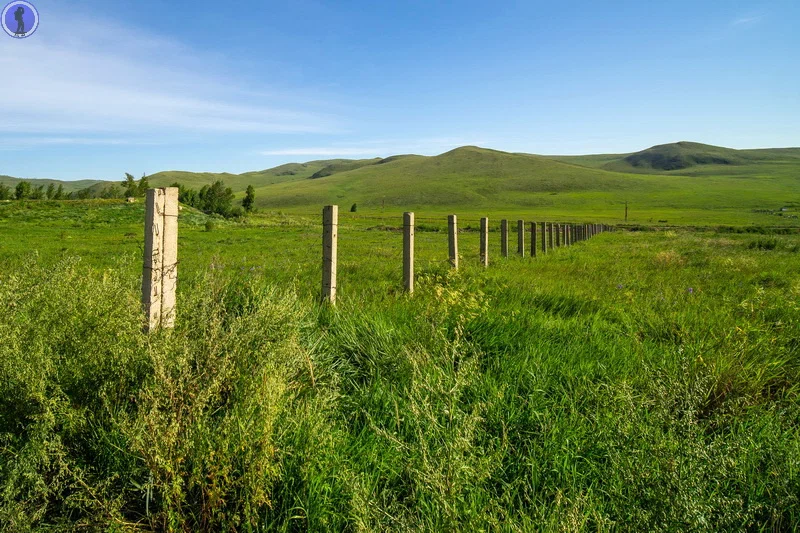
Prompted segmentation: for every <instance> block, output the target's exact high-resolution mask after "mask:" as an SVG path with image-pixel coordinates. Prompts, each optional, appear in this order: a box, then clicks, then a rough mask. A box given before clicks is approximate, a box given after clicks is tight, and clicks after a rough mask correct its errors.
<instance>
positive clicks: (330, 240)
mask: <svg viewBox="0 0 800 533" xmlns="http://www.w3.org/2000/svg"><path fill="white" fill-rule="evenodd" d="M338 220H339V207H338V206H336V205H328V206H325V207H324V208H323V210H322V228H323V229H322V301H323V302H328V303H331V304H334V303H336V236H337V233H338V231H337V229H338ZM540 224H541V230H540V234H541V253H542V254H543V255H544V254H546V253H547V251H548V249H550V250H552V249H554V248H560V247H562V246H572V245H573V244H575V243H577V242H581V241H585V240H588V239H591V238H592V237H594V236H595V235H597V234H599V233H604V232H606V231H611V230H613V227H612V226H608V225H606V224H554V223H550V222H541V223H540ZM536 227H537V223H536V222H531V223H530V231H531V248H530V250H531V251H530V255H531V257H536V255H537V248H538V246H537V239H536ZM447 248H448V254H449V259H450V266H452V267H453V268H454V269H458V217H457V216H456V215H448V216H447ZM500 254H501V255H502V256H503V257H508V220H507V219H503V220H501V221H500ZM517 254H519V255H520V256H521V257H525V221H524V220H517ZM480 264H481V265H482V266H484V267H488V266H489V218H488V217H483V218H481V223H480ZM403 288H404V289H405V290H406V292H408V293H413V292H414V213H411V212H406V213H403Z"/></svg>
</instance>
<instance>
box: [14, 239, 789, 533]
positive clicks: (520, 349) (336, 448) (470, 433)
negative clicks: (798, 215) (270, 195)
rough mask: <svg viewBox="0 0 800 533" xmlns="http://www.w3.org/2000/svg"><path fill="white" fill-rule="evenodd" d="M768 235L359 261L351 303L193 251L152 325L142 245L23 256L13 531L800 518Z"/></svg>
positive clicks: (662, 523) (735, 527) (462, 527)
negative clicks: (118, 254) (757, 241)
mask: <svg viewBox="0 0 800 533" xmlns="http://www.w3.org/2000/svg"><path fill="white" fill-rule="evenodd" d="M381 233H382V232H381ZM376 238H377V237H376ZM787 242H790V241H788V240H787ZM748 243H749V238H748V237H742V238H741V239H740V240H736V239H735V238H734V237H730V238H729V237H728V236H724V237H719V236H708V235H705V236H703V235H693V234H681V235H676V234H674V233H637V234H630V235H619V234H618V235H602V236H600V237H598V238H596V239H594V240H593V241H592V242H591V243H584V244H581V245H578V246H576V247H574V248H573V249H570V250H568V251H564V250H559V251H556V252H555V253H551V254H549V255H548V256H547V257H544V258H539V259H537V260H536V262H533V261H531V260H520V259H517V258H512V259H509V260H508V261H505V262H502V263H501V262H496V263H493V266H492V268H490V269H489V270H488V271H483V270H481V269H479V268H478V267H473V266H470V265H469V262H465V266H464V268H463V269H462V271H461V273H454V272H452V271H450V270H448V269H446V267H444V266H437V265H428V266H426V267H425V268H423V269H422V272H421V274H420V277H419V278H418V280H417V293H416V294H415V295H414V296H413V297H408V296H405V295H402V294H389V295H384V296H383V297H382V298H380V297H376V291H375V290H374V288H370V287H368V286H367V285H369V284H370V283H372V280H373V279H375V278H376V277H377V274H376V273H375V272H372V271H369V272H361V276H362V277H363V278H364V279H365V280H367V281H364V282H362V283H363V284H364V285H357V283H356V281H355V280H356V277H353V278H350V288H351V290H350V291H349V292H347V293H343V294H344V295H345V296H344V297H343V298H342V301H341V305H339V306H338V308H336V309H331V308H328V307H318V306H317V305H316V304H315V303H313V302H312V299H311V296H309V295H306V294H305V293H303V292H302V291H300V292H299V293H298V292H297V291H295V289H294V288H292V286H291V285H290V284H284V286H283V288H278V287H277V286H276V285H275V283H274V277H271V276H269V275H265V274H262V273H261V272H259V271H256V272H250V271H248V272H247V273H246V274H245V273H242V271H240V270H239V269H223V270H219V269H215V270H212V271H208V272H199V271H195V272H192V273H190V274H189V275H184V276H183V277H182V280H181V285H180V293H179V306H180V307H179V309H180V311H179V316H178V327H177V329H175V330H174V331H165V332H161V333H158V334H155V335H146V334H144V333H142V331H141V317H140V313H139V303H138V276H137V275H136V274H135V273H134V272H135V268H133V266H135V265H133V266H132V265H131V264H127V263H124V262H120V263H119V264H117V265H114V266H113V267H111V268H108V269H106V270H99V269H96V268H93V267H91V266H90V265H85V264H82V262H81V261H79V260H76V259H61V260H58V261H57V262H55V263H52V262H50V263H48V262H47V261H44V260H42V259H40V258H37V257H35V256H29V257H27V258H26V261H25V262H24V263H23V262H18V263H13V264H12V263H9V262H6V263H4V269H3V270H2V273H0V302H2V303H0V305H2V313H0V375H2V376H3V379H2V380H0V486H1V487H2V493H0V494H1V496H0V498H1V499H0V524H2V526H0V527H2V528H3V529H4V530H7V531H26V530H36V529H50V530H75V529H78V528H81V527H82V528H89V529H107V530H117V531H125V530H159V531H221V530H227V531H233V530H235V531H287V532H288V531H384V530H397V531H408V530H410V531H490V530H491V531H531V530H548V531H582V530H614V529H623V530H637V531H638V530H648V531H676V530H680V531H708V530H729V531H740V530H761V529H767V530H791V529H795V528H796V527H798V524H800V501H799V500H798V498H799V497H800V470H798V468H799V467H800V402H798V393H800V389H799V388H798V383H800V357H798V356H799V355H800V354H799V353H798V350H800V343H798V341H797V339H798V338H800V304H798V302H800V278H798V277H797V273H796V272H797V269H796V268H795V267H796V266H797V261H798V259H797V254H795V253H793V252H791V251H789V250H788V249H787V246H778V247H776V248H774V249H751V248H750V247H749V244H748ZM364 268H365V269H369V268H371V267H369V266H365V267H364ZM344 274H345V275H347V273H346V271H344ZM356 289H358V290H356ZM359 291H360V294H362V295H363V296H357V294H358V293H359ZM348 294H349V295H348Z"/></svg>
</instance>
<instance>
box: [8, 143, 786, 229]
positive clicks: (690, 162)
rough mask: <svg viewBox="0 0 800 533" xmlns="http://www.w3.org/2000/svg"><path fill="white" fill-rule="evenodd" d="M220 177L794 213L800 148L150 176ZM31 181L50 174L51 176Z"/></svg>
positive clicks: (423, 200) (423, 194)
mask: <svg viewBox="0 0 800 533" xmlns="http://www.w3.org/2000/svg"><path fill="white" fill-rule="evenodd" d="M698 178H702V179H698ZM216 180H222V181H224V182H225V184H226V185H227V186H229V187H231V188H232V189H233V190H234V191H235V192H236V193H237V195H238V196H239V197H241V196H242V195H243V191H244V189H245V188H247V186H248V185H253V186H254V187H255V188H256V205H257V207H260V208H262V209H268V210H288V211H294V212H303V213H311V212H316V211H317V210H318V208H319V206H321V205H323V204H329V203H335V204H340V205H341V206H342V209H343V210H346V209H349V206H350V205H351V204H354V203H355V204H358V206H359V210H360V211H362V212H363V211H364V210H366V211H367V212H370V211H381V212H397V211H402V210H406V209H410V210H414V209H416V210H428V211H433V212H443V211H455V210H458V211H459V212H465V213H480V212H492V213H506V212H508V213H515V212H519V211H520V210H526V211H532V212H544V213H556V214H559V215H562V216H573V215H574V216H598V215H600V216H607V217H613V218H618V217H619V215H620V214H621V213H622V212H623V207H622V206H623V205H624V203H625V202H628V203H629V205H630V206H631V208H632V213H633V214H632V217H631V220H638V221H642V222H657V221H663V220H670V221H678V222H680V223H686V222H691V221H698V222H700V221H702V220H704V219H709V220H710V219H714V220H725V221H727V222H728V223H736V222H737V221H756V220H757V221H759V222H760V223H786V222H787V221H790V220H795V218H794V211H795V210H796V209H797V207H798V206H800V148H779V149H760V150H733V149H730V148H723V147H718V146H711V145H706V144H700V143H690V142H679V143H672V144H664V145H658V146H654V147H651V148H648V149H646V150H642V151H640V152H636V153H631V154H600V155H587V156H539V155H532V154H525V153H508V152H502V151H497V150H490V149H486V148H479V147H475V146H464V147H461V148H457V149H455V150H451V151H449V152H446V153H444V154H440V155H437V156H420V155H402V156H393V157H388V158H385V159H381V158H374V159H361V160H350V159H333V160H317V161H309V162H306V163H289V164H285V165H281V166H278V167H275V168H271V169H267V170H261V171H254V172H247V173H243V174H229V173H196V172H182V171H166V172H159V173H157V174H153V175H151V176H149V181H150V184H151V185H153V186H168V185H171V184H172V183H175V182H179V183H181V184H183V185H186V186H188V187H192V188H200V187H202V186H203V185H206V184H210V183H212V182H214V181H216ZM16 181H17V180H15V178H8V177H0V183H3V182H5V183H8V184H10V185H12V186H13V185H14V184H15V183H16ZM32 181H34V182H35V183H34V184H39V183H43V184H45V185H46V184H47V183H50V182H51V181H53V180H32ZM56 183H58V182H56ZM63 183H64V185H65V189H66V190H67V191H68V192H69V191H71V190H77V189H80V188H83V187H87V186H91V187H92V188H93V189H95V190H100V189H102V188H103V187H105V186H106V184H107V183H108V182H96V181H83V182H63ZM115 183H118V182H115ZM782 207H789V208H790V211H789V212H788V213H787V214H786V215H785V218H783V219H780V220H778V219H777V218H775V216H773V215H775V212H776V211H780V209H781V208H782ZM755 213H766V214H764V215H763V216H761V215H756V214H755ZM780 216H784V215H783V214H781V215H780ZM770 217H771V218H770ZM791 223H793V224H794V222H791Z"/></svg>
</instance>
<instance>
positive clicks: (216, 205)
mask: <svg viewBox="0 0 800 533" xmlns="http://www.w3.org/2000/svg"><path fill="white" fill-rule="evenodd" d="M199 197H200V198H199V203H200V205H201V207H200V209H202V210H203V211H205V212H206V213H217V214H219V215H222V216H230V215H231V203H232V202H233V190H231V188H230V187H225V184H224V183H222V181H215V182H214V183H213V184H211V186H209V185H204V186H203V188H202V189H200V194H199Z"/></svg>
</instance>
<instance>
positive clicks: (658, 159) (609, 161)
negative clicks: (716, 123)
mask: <svg viewBox="0 0 800 533" xmlns="http://www.w3.org/2000/svg"><path fill="white" fill-rule="evenodd" d="M548 157H549V158H550V159H553V160H556V161H561V162H564V163H572V164H576V165H581V166H586V167H591V168H603V169H606V170H612V171H616V172H637V173H641V172H644V173H662V172H669V173H671V174H675V173H677V174H682V175H701V174H704V175H715V174H722V175H725V174H731V173H739V174H742V175H750V174H754V173H758V170H757V167H758V166H760V165H778V164H781V163H783V164H788V165H798V166H800V148H765V149H754V150H734V149H732V148H724V147H721V146H712V145H709V144H702V143H695V142H687V141H681V142H677V143H670V144H660V145H657V146H653V147H650V148H647V149H646V150H642V151H640V152H635V153H632V154H599V155H579V156H548ZM731 166H734V167H737V168H725V167H731Z"/></svg>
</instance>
